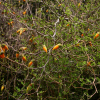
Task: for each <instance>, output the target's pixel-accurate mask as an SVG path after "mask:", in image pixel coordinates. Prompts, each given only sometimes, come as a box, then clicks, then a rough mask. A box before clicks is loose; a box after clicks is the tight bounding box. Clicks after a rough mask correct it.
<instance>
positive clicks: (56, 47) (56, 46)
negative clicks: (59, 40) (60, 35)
mask: <svg viewBox="0 0 100 100" xmlns="http://www.w3.org/2000/svg"><path fill="white" fill-rule="evenodd" d="M59 46H61V44H57V45H55V46H54V47H53V49H52V50H57V49H58V48H59Z"/></svg>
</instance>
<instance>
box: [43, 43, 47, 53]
mask: <svg viewBox="0 0 100 100" xmlns="http://www.w3.org/2000/svg"><path fill="white" fill-rule="evenodd" d="M43 50H44V51H45V52H46V53H47V47H46V46H45V45H43Z"/></svg>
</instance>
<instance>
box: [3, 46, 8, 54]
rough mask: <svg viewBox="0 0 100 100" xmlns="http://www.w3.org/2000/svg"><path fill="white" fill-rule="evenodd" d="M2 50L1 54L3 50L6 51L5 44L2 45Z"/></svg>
mask: <svg viewBox="0 0 100 100" xmlns="http://www.w3.org/2000/svg"><path fill="white" fill-rule="evenodd" d="M2 50H3V52H5V50H8V46H7V45H5V44H2Z"/></svg>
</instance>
